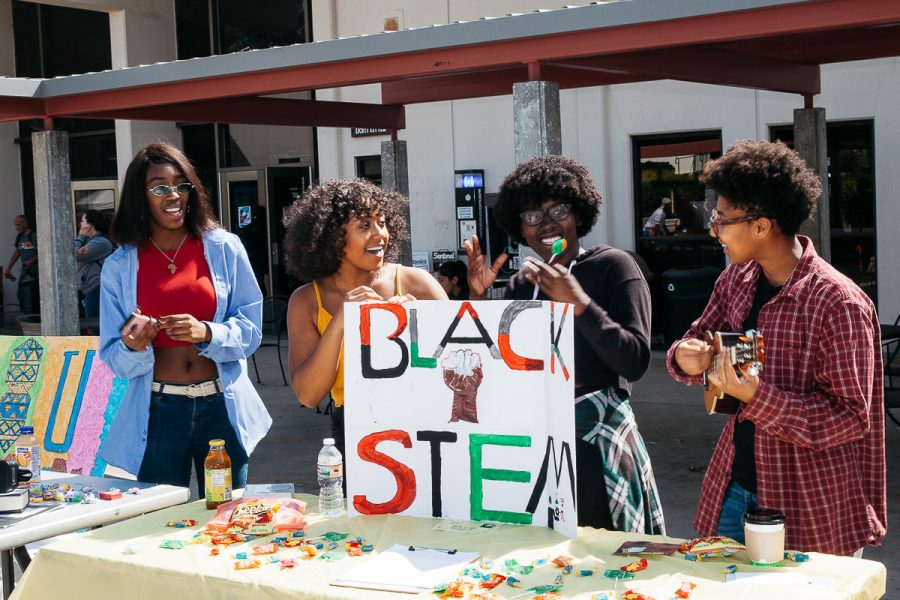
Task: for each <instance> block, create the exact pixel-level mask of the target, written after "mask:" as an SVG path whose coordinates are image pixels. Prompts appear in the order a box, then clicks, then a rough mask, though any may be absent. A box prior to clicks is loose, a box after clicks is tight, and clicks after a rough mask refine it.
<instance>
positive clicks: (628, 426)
mask: <svg viewBox="0 0 900 600" xmlns="http://www.w3.org/2000/svg"><path fill="white" fill-rule="evenodd" d="M599 211H600V194H599V193H598V192H597V189H596V187H595V186H594V182H593V181H592V180H591V177H590V175H589V174H588V171H587V169H585V168H584V167H583V166H581V165H580V164H578V163H576V162H575V161H573V160H571V159H568V158H564V157H562V156H540V157H537V158H534V159H531V160H529V161H527V162H524V163H522V164H521V165H519V166H518V167H517V168H516V169H515V170H514V171H513V172H512V173H510V174H509V175H508V176H507V177H506V179H505V180H504V181H503V183H502V185H501V186H500V193H499V196H498V199H497V204H496V205H495V206H494V218H495V219H496V220H497V224H498V225H499V226H500V227H501V228H502V229H504V230H505V231H506V232H507V233H508V234H509V235H510V237H511V238H512V239H513V240H515V241H517V242H519V243H525V244H527V245H528V246H529V247H530V248H531V249H532V250H533V251H534V252H536V253H537V254H538V256H539V257H540V259H534V258H532V257H528V258H526V259H525V262H524V265H523V267H522V269H521V270H520V271H519V272H518V273H517V274H516V275H515V276H514V277H513V278H512V280H511V281H510V283H509V286H508V288H507V290H506V298H507V299H531V298H533V297H535V295H536V297H537V298H539V299H543V300H554V301H556V302H568V303H570V304H572V305H574V309H575V311H574V312H575V433H576V479H577V487H578V493H577V499H576V501H577V510H578V524H579V525H586V526H591V527H598V528H600V527H602V528H605V529H615V530H619V531H635V532H643V533H651V534H658V533H665V524H664V521H663V514H662V506H661V504H660V501H659V492H658V491H657V488H656V481H655V480H654V477H653V470H652V468H651V466H650V457H649V455H648V454H647V449H646V447H645V446H644V442H643V440H642V439H641V435H640V433H639V432H638V429H637V424H636V423H635V420H634V414H633V413H632V412H631V406H630V404H629V402H628V397H629V392H630V390H631V382H632V381H635V380H636V379H638V378H639V377H641V375H643V374H644V372H645V371H646V370H647V367H648V366H649V364H650V291H649V288H648V287H647V282H646V280H645V279H644V277H643V275H642V274H641V271H640V269H639V268H638V266H637V264H636V263H635V262H634V259H632V258H631V256H629V255H628V254H627V253H626V252H623V251H621V250H617V249H615V248H612V247H610V246H606V245H602V244H601V245H598V246H595V247H593V248H590V249H585V248H583V247H582V246H581V243H580V241H579V238H580V237H582V236H584V235H587V233H588V232H589V231H590V230H591V228H592V227H593V226H594V224H595V223H596V222H597V215H598V214H599ZM560 240H564V241H565V249H564V250H563V251H562V253H560V254H558V255H556V256H554V255H553V252H552V249H553V246H554V244H557V247H558V245H559V244H558V242H559V241H560ZM466 252H467V254H468V256H469V273H468V280H469V288H470V290H471V293H472V297H473V298H479V297H483V296H484V295H485V293H486V292H487V290H488V288H490V286H491V285H492V284H493V282H494V280H495V279H496V277H497V273H498V272H499V270H500V267H501V266H502V265H503V263H504V262H505V261H506V259H507V256H506V254H502V255H501V256H499V257H498V258H497V260H496V261H495V262H494V264H493V265H488V264H486V263H485V260H484V256H483V255H482V254H481V249H480V247H479V243H478V239H477V238H476V237H475V236H473V238H472V242H471V243H469V242H466ZM536 287H537V290H535V288H536ZM565 406H568V404H567V403H566V404H565Z"/></svg>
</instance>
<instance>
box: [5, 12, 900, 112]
mask: <svg viewBox="0 0 900 600" xmlns="http://www.w3.org/2000/svg"><path fill="white" fill-rule="evenodd" d="M897 55H900V2H898V1H897V0H793V1H791V0H678V1H672V0H621V1H616V2H602V3H595V4H592V5H589V6H582V7H570V8H562V9H559V10H552V11H538V12H534V13H529V14H522V15H509V16H506V17H499V18H490V19H481V20H478V21H471V22H464V23H453V24H450V25H438V26H432V27H425V28H420V29H412V30H406V31H400V32H392V33H382V34H373V35H365V36H358V37H353V38H344V39H337V40H328V41H321V42H314V43H309V44H300V45H295V46H286V47H280V48H269V49H266V50H253V51H248V52H243V53H237V54H228V55H221V56H213V57H207V58H198V59H191V60H183V61H175V62H171V63H160V64H155V65H146V66H140V67H130V68H125V69H118V70H114V71H104V72H102V73H89V74H85V75H73V76H67V77H58V78H55V79H48V80H30V79H16V78H0V121H11V120H19V119H30V118H45V119H46V118H53V117H64V116H65V117H83V118H103V119H109V118H120V119H148V120H154V119H155V120H164V121H186V122H222V123H251V124H274V125H319V126H332V127H342V126H343V127H351V126H356V127H381V128H387V129H402V128H403V127H404V125H405V121H404V111H403V105H405V104H410V103H416V102H432V101H440V100H452V99H462V98H475V97H483V96H492V95H503V94H510V93H511V92H512V84H513V83H516V82H522V81H529V80H538V79H542V80H549V81H556V82H558V83H559V84H560V86H561V87H562V88H575V87H586V86H596V85H610V84H616V83H626V82H635V81H652V80H659V79H675V80H682V81H693V82H701V83H710V84H717V85H731V86H739V87H749V88H755V89H761V90H772V91H779V92H789V93H797V94H801V95H803V96H804V97H805V98H806V101H807V103H810V102H811V98H812V96H813V95H815V94H817V93H819V65H821V64H827V63H834V62H844V61H854V60H863V59H872V58H881V57H886V56H897ZM373 83H378V84H381V89H382V104H380V105H379V104H361V103H343V102H322V101H314V100H294V99H286V98H270V97H267V96H271V95H275V94H283V93H287V92H296V91H310V90H317V89H327V88H336V87H346V86H354V85H361V84H373Z"/></svg>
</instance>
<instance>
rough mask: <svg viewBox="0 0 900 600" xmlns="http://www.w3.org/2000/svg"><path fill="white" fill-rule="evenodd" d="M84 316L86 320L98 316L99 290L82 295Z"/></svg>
mask: <svg viewBox="0 0 900 600" xmlns="http://www.w3.org/2000/svg"><path fill="white" fill-rule="evenodd" d="M84 316H85V317H86V318H88V319H96V318H97V317H99V316H100V288H97V289H96V290H94V291H93V292H86V293H85V294H84Z"/></svg>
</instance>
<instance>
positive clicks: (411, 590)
mask: <svg viewBox="0 0 900 600" xmlns="http://www.w3.org/2000/svg"><path fill="white" fill-rule="evenodd" d="M478 557H479V554H478V552H460V551H457V550H450V549H445V548H429V547H426V546H402V545H400V544H395V545H393V546H391V547H390V548H388V549H387V550H385V551H383V552H379V553H377V554H374V555H372V556H370V557H369V559H368V560H367V561H366V562H364V563H363V564H361V565H359V566H357V567H355V568H353V569H350V570H349V571H347V572H346V573H344V574H343V575H341V576H340V577H338V578H337V579H335V580H334V581H332V582H331V585H337V586H342V587H354V588H363V589H369V590H385V591H389V592H405V593H408V594H418V593H421V592H423V591H429V592H430V591H431V590H433V589H434V587H435V586H436V585H440V584H441V583H445V582H447V581H451V580H453V579H456V576H457V575H458V573H459V571H461V570H462V569H463V567H465V566H466V565H467V564H468V563H470V562H472V561H473V560H475V559H477V558H478Z"/></svg>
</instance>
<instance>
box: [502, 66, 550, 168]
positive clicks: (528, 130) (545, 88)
mask: <svg viewBox="0 0 900 600" xmlns="http://www.w3.org/2000/svg"><path fill="white" fill-rule="evenodd" d="M513 129H514V134H515V151H516V164H519V163H521V162H524V161H526V160H528V159H530V158H534V157H535V156H543V155H545V154H562V131H561V128H560V116H559V84H558V83H554V82H552V81H526V82H524V83H514V84H513Z"/></svg>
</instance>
